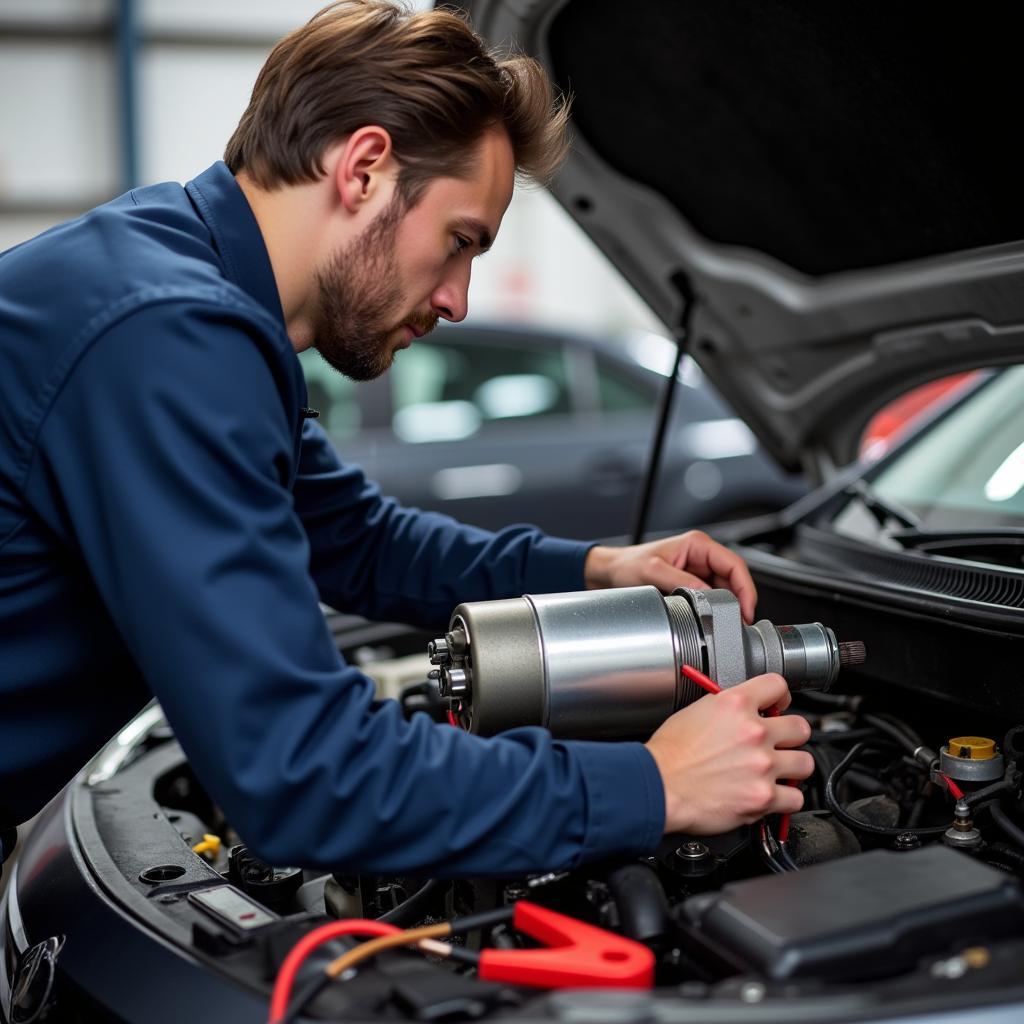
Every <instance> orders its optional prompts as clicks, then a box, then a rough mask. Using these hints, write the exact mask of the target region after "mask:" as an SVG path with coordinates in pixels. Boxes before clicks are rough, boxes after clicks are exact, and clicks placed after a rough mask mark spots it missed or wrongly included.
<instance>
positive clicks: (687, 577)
mask: <svg viewBox="0 0 1024 1024" xmlns="http://www.w3.org/2000/svg"><path fill="white" fill-rule="evenodd" d="M646 575H647V579H648V582H650V583H651V584H653V585H654V586H656V587H657V588H658V589H659V590H660V591H661V592H662V593H663V594H671V593H672V591H673V590H675V589H676V587H689V588H690V589H691V590H708V589H709V588H710V586H711V584H709V583H705V581H704V580H702V579H701V578H700V577H699V576H694V575H693V573H692V572H685V571H684V570H682V569H677V568H675V567H674V566H671V565H669V563H668V562H666V561H665V560H664V559H663V558H652V559H651V561H650V564H649V565H648V568H647V574H646Z"/></svg>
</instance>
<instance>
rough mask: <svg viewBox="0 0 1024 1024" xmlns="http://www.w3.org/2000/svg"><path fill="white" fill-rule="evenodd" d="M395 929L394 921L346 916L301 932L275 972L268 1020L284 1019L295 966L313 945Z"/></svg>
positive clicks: (313, 948)
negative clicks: (303, 933)
mask: <svg viewBox="0 0 1024 1024" xmlns="http://www.w3.org/2000/svg"><path fill="white" fill-rule="evenodd" d="M398 931H399V929H398V928H396V927H395V926H394V925H390V924H382V923H381V922H379V921H363V920H347V921H331V922H330V924H325V925H321V926H320V927H319V928H314V929H313V930H312V931H311V932H309V933H308V934H307V935H304V936H303V937H302V938H301V939H300V940H299V941H298V942H297V943H296V944H295V945H294V946H293V947H292V948H291V950H289V952H288V955H287V956H286V957H285V958H284V962H283V963H282V964H281V968H280V970H279V971H278V972H277V978H276V979H275V981H274V990H273V992H272V993H271V996H270V1016H269V1021H270V1024H279V1022H281V1021H284V1020H285V1019H286V1017H287V1014H288V1001H289V1000H290V999H291V994H292V987H293V986H294V984H295V978H296V976H297V975H298V973H299V969H300V968H301V967H302V965H303V964H304V963H305V962H306V960H307V959H308V958H309V956H310V954H311V953H312V952H313V951H314V950H315V949H317V947H319V946H322V945H323V944H324V943H325V942H330V940H331V939H337V938H339V937H341V936H342V935H389V934H392V933H395V932H398ZM311 997H312V993H309V994H307V995H306V997H305V998H307V999H308V998H311Z"/></svg>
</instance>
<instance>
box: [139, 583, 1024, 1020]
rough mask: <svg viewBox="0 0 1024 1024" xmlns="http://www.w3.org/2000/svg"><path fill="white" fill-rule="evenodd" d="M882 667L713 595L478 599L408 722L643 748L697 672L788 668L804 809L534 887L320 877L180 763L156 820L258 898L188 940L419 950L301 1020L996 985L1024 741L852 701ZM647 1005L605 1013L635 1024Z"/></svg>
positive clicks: (824, 630) (456, 625)
mask: <svg viewBox="0 0 1024 1024" xmlns="http://www.w3.org/2000/svg"><path fill="white" fill-rule="evenodd" d="M869 654H870V651H869V650H868V649H867V648H866V646H865V644H864V643H862V642H860V641H857V640H847V641H837V639H836V635H835V633H834V631H833V630H832V629H831V628H829V627H828V626H825V625H823V624H821V623H817V622H815V623H805V624H798V625H775V624H774V623H772V622H770V621H768V620H761V621H759V622H757V623H755V624H753V625H749V626H748V625H745V624H744V623H743V621H742V618H741V616H740V612H739V606H738V602H737V601H736V598H735V597H734V596H733V595H732V594H730V593H729V592H727V591H721V590H681V591H677V592H676V593H675V594H672V595H669V596H667V597H665V596H662V595H661V594H660V593H659V592H658V591H657V590H656V589H655V588H630V589H626V590H620V591H596V592H586V593H580V594H563V595H547V596H544V597H524V598H521V599H517V600H512V601H495V602H481V603H476V604H464V605H460V606H459V607H458V608H456V610H455V612H454V613H453V615H452V618H451V622H450V624H449V628H448V630H447V631H446V633H445V635H444V636H443V637H439V638H436V639H434V640H432V641H431V642H430V643H429V647H428V656H429V659H430V661H431V662H432V664H433V670H432V671H431V672H430V674H429V677H428V678H421V679H420V680H419V681H416V682H412V683H409V684H407V685H405V686H403V687H402V688H401V692H400V694H399V700H400V702H401V704H402V707H403V710H404V713H405V714H406V715H407V716H409V717H411V716H412V715H416V714H428V715H430V716H432V717H433V718H434V719H435V720H436V721H438V722H439V723H445V722H447V723H449V724H450V725H452V726H454V727H457V728H465V729H469V730H471V731H473V732H478V733H481V734H492V733H494V732H499V731H501V730H503V729H507V728H512V727H514V726H516V725H525V724H533V725H544V726H546V727H548V728H550V729H551V730H552V732H553V733H554V734H555V735H558V736H585V737H591V738H604V739H611V738H626V737H642V736H644V735H649V734H650V732H651V731H652V730H653V729H654V728H656V727H657V725H658V724H660V722H661V721H663V720H664V718H666V717H667V716H668V715H670V714H672V713H673V712H674V711H675V710H678V709H679V708H681V707H684V706H685V705H687V704H689V703H691V702H692V701H694V700H697V699H700V698H701V697H702V695H703V690H702V689H701V688H700V687H699V686H698V685H696V684H695V683H693V682H691V681H690V679H692V678H694V673H693V672H691V671H690V670H697V671H696V673H695V675H696V676H697V677H700V676H701V675H702V674H704V675H706V676H708V677H711V678H712V679H714V680H716V681H717V682H718V683H719V685H720V686H722V687H727V686H730V685H734V684H735V683H738V682H740V681H742V680H743V679H746V678H748V677H749V676H751V675H755V674H758V673H760V672H765V671H777V672H781V673H782V674H784V675H785V677H786V679H787V681H788V682H789V683H790V686H791V690H792V692H793V704H792V707H791V708H790V709H789V712H788V713H791V714H800V715H803V716H804V717H805V718H806V719H807V720H808V721H809V723H810V725H811V727H812V736H811V740H810V743H809V744H808V749H809V750H810V751H811V753H812V755H813V757H814V760H815V764H816V771H815V774H814V776H813V777H812V778H811V779H809V780H808V781H807V783H805V784H804V790H805V807H804V810H803V811H801V812H800V813H798V814H795V815H793V816H792V817H791V820H789V821H784V820H779V819H775V820H762V821H760V822H758V823H757V824H756V825H754V826H751V827H745V828H742V829H738V830H736V831H734V832H731V833H728V834H725V835H717V836H687V835H672V836H666V837H665V839H664V840H663V842H662V844H661V846H660V847H659V849H658V850H657V851H656V852H655V853H654V854H653V855H652V856H649V857H646V858H641V859H632V860H627V861H617V862H606V863H595V864H588V865H585V866H582V867H580V868H577V869H575V870H571V871H564V870H563V871H553V872H547V873H542V874H537V875H531V876H527V877H515V878H486V879H460V880H443V879H428V878H414V877H378V876H365V875H363V876H359V875H354V874H346V873H337V874H334V875H329V876H323V875H320V876H317V875H315V874H313V873H311V872H304V871H301V870H299V869H298V868H294V867H287V866H277V865H268V864H265V863H263V862H262V861H260V860H259V859H258V858H257V857H255V856H254V855H253V854H252V853H251V852H250V851H249V850H247V848H246V847H245V846H244V843H243V841H242V839H241V838H240V837H238V836H237V835H235V834H234V833H233V830H232V829H231V825H230V822H227V821H224V820H223V819H222V817H221V816H220V814H219V812H218V811H217V809H216V808H215V807H214V806H212V805H211V804H210V802H209V801H208V800H207V798H206V797H205V795H204V794H203V793H202V790H201V788H200V787H199V785H198V783H197V781H196V780H195V778H194V777H193V776H191V772H190V769H189V768H188V765H187V762H182V763H181V764H179V765H178V766H177V767H176V768H174V769H172V770H170V771H168V772H167V773H165V774H164V775H163V776H162V777H161V778H160V780H159V783H158V785H157V788H156V793H157V796H158V802H159V804H160V806H161V809H162V812H163V813H164V814H165V815H167V817H168V819H169V820H170V821H172V822H173V823H174V827H175V828H176V829H177V830H178V832H179V834H180V835H181V836H182V838H183V839H184V841H185V842H186V843H187V844H188V845H189V846H190V847H191V848H192V850H193V851H194V852H196V853H197V854H198V855H199V856H200V857H202V858H204V859H205V860H206V861H207V863H208V865H209V866H210V867H212V868H213V869H215V870H216V871H217V872H219V873H220V874H221V875H222V876H223V877H224V878H226V879H228V880H229V881H230V882H231V883H233V889H232V892H235V893H237V894H238V896H239V897H240V898H242V899H243V900H244V901H245V902H243V903H242V904H240V905H238V906H232V907H222V906H219V905H218V906H217V907H212V908H211V907H203V908H202V909H204V910H205V911H206V914H205V919H204V922H202V923H200V924H199V925H197V926H196V927H195V928H194V936H195V940H196V944H197V946H199V947H200V948H202V949H204V950H205V951H206V952H208V953H209V954H210V955H213V956H217V957H221V956H223V955H224V952H225V950H228V951H231V950H236V949H237V948H239V947H237V945H236V943H237V942H238V941H239V920H240V919H241V918H244V917H246V916H247V915H251V914H252V913H253V912H254V908H256V909H258V911H259V912H260V913H265V914H266V921H265V922H264V923H265V924H267V923H268V922H269V925H272V927H271V926H269V925H268V927H266V928H265V929H264V930H265V933H266V936H265V940H264V939H260V941H259V942H258V943H257V945H258V946H260V948H261V949H262V953H261V957H262V962H263V963H264V964H266V963H271V964H275V965H277V966H278V967H279V966H280V964H281V963H282V960H283V958H284V956H285V954H286V953H287V951H288V949H289V948H292V949H293V950H294V948H295V943H297V942H301V941H309V940H308V939H303V936H308V935H309V934H311V932H310V929H311V928H312V927H313V925H314V924H315V923H316V922H320V925H319V927H321V928H330V927H334V928H336V929H338V928H340V929H341V932H339V933H338V934H334V933H333V932H332V933H331V936H332V937H331V938H330V939H329V940H325V941H324V943H323V945H322V946H317V948H316V949H315V950H313V949H312V948H311V950H310V952H309V956H308V960H309V962H310V963H316V964H320V965H321V966H322V965H323V964H324V963H325V957H326V956H327V955H328V953H329V954H330V956H331V957H333V961H332V962H335V963H347V962H348V961H345V959H344V958H345V957H346V956H356V957H357V958H358V956H360V955H361V954H356V953H355V952H354V950H356V949H360V948H363V947H362V946H353V945H352V943H353V940H351V939H347V938H346V937H345V935H346V932H345V929H346V927H347V923H349V922H352V921H361V922H370V923H371V924H373V925H374V926H375V927H377V928H380V929H384V930H387V931H388V932H389V933H390V934H393V933H395V932H398V931H401V932H402V934H404V935H408V936H410V937H409V938H408V939H407V942H406V943H405V944H406V945H414V944H415V943H416V942H417V941H419V942H420V943H421V945H420V949H419V951H417V952H414V951H411V950H410V949H408V948H403V949H381V950H380V951H379V952H378V954H377V955H376V956H375V957H374V958H373V959H372V960H366V961H363V962H362V963H361V964H360V965H357V964H355V963H353V964H352V965H351V966H349V967H346V968H345V969H344V970H343V971H342V973H341V975H339V976H343V977H344V979H346V980H345V983H344V984H343V985H335V986H325V983H324V981H323V980H322V979H321V980H320V981H318V982H317V983H316V984H315V985H313V986H312V987H307V988H306V989H302V988H298V989H296V990H295V992H296V993H297V994H296V995H295V1002H293V1003H292V1004H291V1007H292V1009H291V1011H290V1012H292V1013H296V1012H298V1010H297V1007H304V1008H305V1011H304V1012H309V1013H311V1014H313V1015H319V1016H323V1017H326V1018H328V1019H330V1018H331V1016H332V1014H333V1015H335V1016H337V1015H340V1014H341V1013H342V1012H344V1013H345V1014H346V1015H347V1016H346V1019H349V1018H351V1019H359V1014H360V1012H365V1013H366V1014H367V1015H368V1016H371V1015H377V1016H379V1015H380V1014H381V1012H382V1007H385V1008H386V1010H387V1013H386V1015H387V1016H392V1017H395V1018H396V1019H420V1020H432V1019H445V1020H448V1019H451V1020H459V1019H473V1018H480V1017H490V1016H492V1015H493V1016H508V1015H511V1016H514V1017H524V1016H532V1015H533V1014H535V1013H538V1012H540V1011H541V1010H542V1009H543V1013H545V1014H548V1013H550V1012H554V1010H552V1007H556V1006H563V1007H564V1006H572V1007H575V1008H576V1009H577V1010H579V1012H580V1013H584V1014H585V1013H586V1012H588V1011H587V1010H586V1007H587V1006H592V1005H598V1004H591V1003H588V1000H592V999H594V998H595V997H594V996H593V995H592V994H588V992H587V991H585V990H589V989H593V988H602V989H606V990H607V991H606V992H605V993H604V994H603V995H602V996H601V1001H600V1004H599V1005H600V1006H601V1007H602V1008H603V1011H602V1012H605V1011H607V1012H611V1011H609V1010H608V1007H610V1006H616V1005H619V1004H620V1002H621V1001H622V1000H623V999H626V1000H628V999H629V998H635V997H629V996H628V990H635V989H643V988H648V989H651V995H652V997H653V998H655V999H661V998H663V997H665V998H669V997H671V998H676V999H678V997H679V996H680V994H683V995H685V996H686V997H687V999H697V1000H713V1001H714V1000H726V1002H728V1003H729V1004H730V1005H733V1004H734V1005H736V1006H740V1005H746V1004H748V1003H752V1002H759V1001H763V1000H776V1001H778V1000H783V1001H785V1000H787V999H788V1000H792V999H798V1000H804V1001H806V999H808V998H810V997H814V996H820V995H823V994H826V993H827V994H830V995H834V994H835V993H836V992H840V993H841V992H847V991H848V992H851V993H855V994H856V996H857V998H858V999H863V998H866V997H867V993H869V992H870V998H871V999H881V998H884V996H885V993H886V992H887V991H889V990H892V991H904V990H906V988H907V986H908V985H909V986H914V985H919V986H923V988H922V991H923V990H925V989H926V988H927V986H928V985H929V984H931V983H932V982H933V981H934V979H935V978H936V977H938V976H940V975H941V976H944V977H945V976H950V977H951V976H953V975H956V976H957V977H958V978H964V977H975V976H977V977H978V978H982V977H984V978H987V979H989V980H990V979H991V978H992V977H993V972H998V971H1000V970H1004V969H1009V968H1008V964H1009V962H1010V961H1009V959H1008V958H1009V957H1010V956H1011V953H1012V951H1013V950H1016V951H1017V954H1019V952H1020V950H1021V949H1022V948H1024V926H1022V924H1021V922H1022V920H1024V916H1022V912H1024V896H1022V891H1021V888H1020V886H1019V877H1020V875H1021V874H1022V872H1024V830H1022V828H1021V827H1020V826H1019V825H1018V824H1017V821H1016V817H1017V814H1018V810H1019V806H1020V804H1019V800H1020V787H1021V764H1022V759H1024V727H1021V726H1013V727H1011V728H1009V729H1008V730H1005V731H1004V732H1003V733H1002V735H998V736H985V735H973V734H970V735H961V734H960V733H961V732H963V725H964V724H968V722H967V721H963V720H961V718H960V717H958V716H957V715H955V714H952V713H951V709H950V708H949V707H946V706H942V705H937V706H932V705H929V704H928V703H927V702H925V701H915V700H913V699H911V700H909V702H906V703H904V704H902V705H901V704H900V703H899V701H893V700H890V701H887V702H886V704H885V706H883V705H882V702H880V701H879V700H878V699H877V697H876V696H875V695H873V694H871V693H870V692H869V693H858V692H842V691H844V690H847V689H850V687H848V685H847V683H848V681H847V678H846V676H847V671H849V673H850V675H851V676H853V677H854V679H856V678H857V672H858V671H859V672H863V671H864V668H863V667H862V666H865V665H866V664H869V661H867V662H866V659H868V656H869ZM915 703H916V704H917V705H918V713H919V719H918V720H917V721H914V722H913V723H912V722H911V721H910V720H909V718H910V716H909V715H908V714H907V713H906V712H907V709H908V708H909V709H910V710H911V711H913V708H914V705H915ZM894 708H895V709H896V711H894V710H893V709H894ZM897 712H898V713H897ZM991 721H992V720H991V718H988V719H984V724H991ZM919 730H920V731H919ZM214 840H215V841H214ZM159 881H162V880H160V879H158V880H157V882H159ZM164 881H165V880H164ZM193 896H196V894H193ZM221 896H222V894H219V895H218V897H217V898H218V900H219V899H221ZM202 898H203V897H202V894H198V896H196V898H195V899H194V900H193V902H195V903H198V904H199V905H200V906H202V904H201V900H202ZM544 915H548V916H547V917H545V916H544ZM324 922H327V924H325V923H324ZM331 922H333V924H331ZM445 929H449V930H448V931H445ZM588 929H589V930H588ZM410 930H411V931H410ZM257 931H259V929H257ZM323 934H327V933H326V932H324V933H323ZM374 934H378V933H377V932H375V933H374ZM438 934H440V935H442V936H445V938H444V941H438V940H437V939H436V938H433V937H432V936H435V935H438ZM416 936H422V938H420V939H416ZM245 939H246V942H247V943H248V942H250V940H251V939H252V934H248V935H246V936H245ZM387 941H391V940H388V939H387V938H386V937H383V938H377V939H373V940H372V942H371V943H369V944H366V943H364V945H373V944H374V943H378V942H381V943H386V942H387ZM396 941H397V940H396ZM622 941H625V942H626V943H627V945H625V946H624V947H617V946H616V945H615V943H616V942H622ZM637 950H641V951H642V954H643V955H642V956H640V958H639V960H637V956H638V954H637V952H636V951H637ZM1014 955H1016V954H1014ZM588 958H589V960H588ZM645 958H646V959H645ZM273 974H274V972H273V971H271V972H270V974H266V970H265V973H264V984H265V983H266V979H267V978H270V977H273ZM324 977H326V975H324ZM609 1000H610V1002H609ZM283 1005H284V1004H283V1003H282V1004H281V1006H283ZM621 1005H623V1006H625V1005H627V1004H626V1003H622V1004H621ZM630 1005H631V1004H630ZM780 1005H781V1004H780ZM559 1012H561V1011H559ZM574 1012H576V1011H575V1010H574ZM631 1012H632V1011H627V1010H623V1014H622V1015H620V1016H616V1015H615V1014H614V1013H613V1014H612V1016H611V1017H608V1019H611V1020H619V1019H622V1020H632V1019H639V1018H635V1017H634V1016H631V1015H630V1014H631ZM272 1019H273V1018H272ZM280 1019H287V1018H285V1017H281V1018H280ZM579 1019H584V1018H579ZM587 1019H589V1018H587ZM723 1019H726V1018H723Z"/></svg>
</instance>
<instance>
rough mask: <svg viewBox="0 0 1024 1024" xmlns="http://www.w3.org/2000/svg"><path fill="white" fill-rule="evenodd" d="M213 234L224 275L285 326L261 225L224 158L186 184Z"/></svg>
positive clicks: (200, 214) (187, 190)
mask: <svg viewBox="0 0 1024 1024" xmlns="http://www.w3.org/2000/svg"><path fill="white" fill-rule="evenodd" d="M185 191H186V192H188V194H189V196H190V197H191V198H192V201H193V203H195V206H196V209H197V210H198V211H199V216H200V217H201V218H202V220H203V222H204V223H205V224H206V226H207V227H208V228H209V230H210V234H211V235H213V241H214V245H215V247H216V249H217V254H218V255H219V256H220V258H221V262H222V263H223V266H224V273H225V276H226V277H227V278H228V280H229V281H231V282H232V283H233V284H236V285H238V287H239V288H241V289H242V290H243V291H245V292H247V293H248V294H249V295H251V296H252V298H254V299H255V300H256V301H257V302H258V303H260V305H261V306H263V307H264V308H265V309H266V310H267V312H268V313H270V315H271V316H273V317H274V318H275V319H277V320H279V321H280V322H281V325H282V327H283V326H284V311H283V310H282V308H281V297H280V294H279V293H278V290H277V282H276V281H275V279H274V271H273V268H272V267H271V265H270V255H269V254H268V253H267V246H266V243H265V242H264V241H263V235H262V233H261V232H260V226H259V224H257V222H256V217H255V215H254V214H253V212H252V207H250V206H249V202H248V200H247V199H246V198H245V193H244V192H243V191H242V190H241V188H239V186H238V182H237V181H235V176H234V175H233V174H232V173H231V171H229V170H228V167H227V164H225V163H224V161H223V160H218V161H217V162H216V163H215V164H213V165H212V166H211V167H208V168H207V169H206V170H205V171H203V173H202V174H200V175H199V176H198V177H196V178H193V179H192V181H190V182H189V183H188V184H187V185H186V186H185Z"/></svg>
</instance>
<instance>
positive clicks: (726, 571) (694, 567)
mask: <svg viewBox="0 0 1024 1024" xmlns="http://www.w3.org/2000/svg"><path fill="white" fill-rule="evenodd" d="M686 537H687V540H688V541H689V543H688V545H687V551H686V563H685V564H686V568H687V569H688V570H689V571H690V572H692V573H695V574H696V575H698V576H700V577H701V578H702V579H705V580H712V581H714V582H715V583H716V584H718V582H719V581H724V585H725V586H726V587H727V588H728V589H729V590H731V591H732V592H733V593H734V594H735V595H736V596H737V598H739V602H740V610H741V611H742V612H743V618H744V620H745V621H746V622H748V623H750V622H753V621H754V609H755V607H756V606H757V587H755V586H754V578H753V577H752V576H751V575H750V570H749V569H748V568H747V563H746V562H744V561H743V559H742V558H740V556H739V555H737V554H736V552H735V551H730V550H729V549H728V548H727V547H725V546H724V545H722V544H719V543H718V542H717V541H714V540H712V539H711V538H710V537H709V536H708V535H707V534H705V533H701V532H700V531H699V530H695V531H693V532H692V533H690V534H687V535H686Z"/></svg>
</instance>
